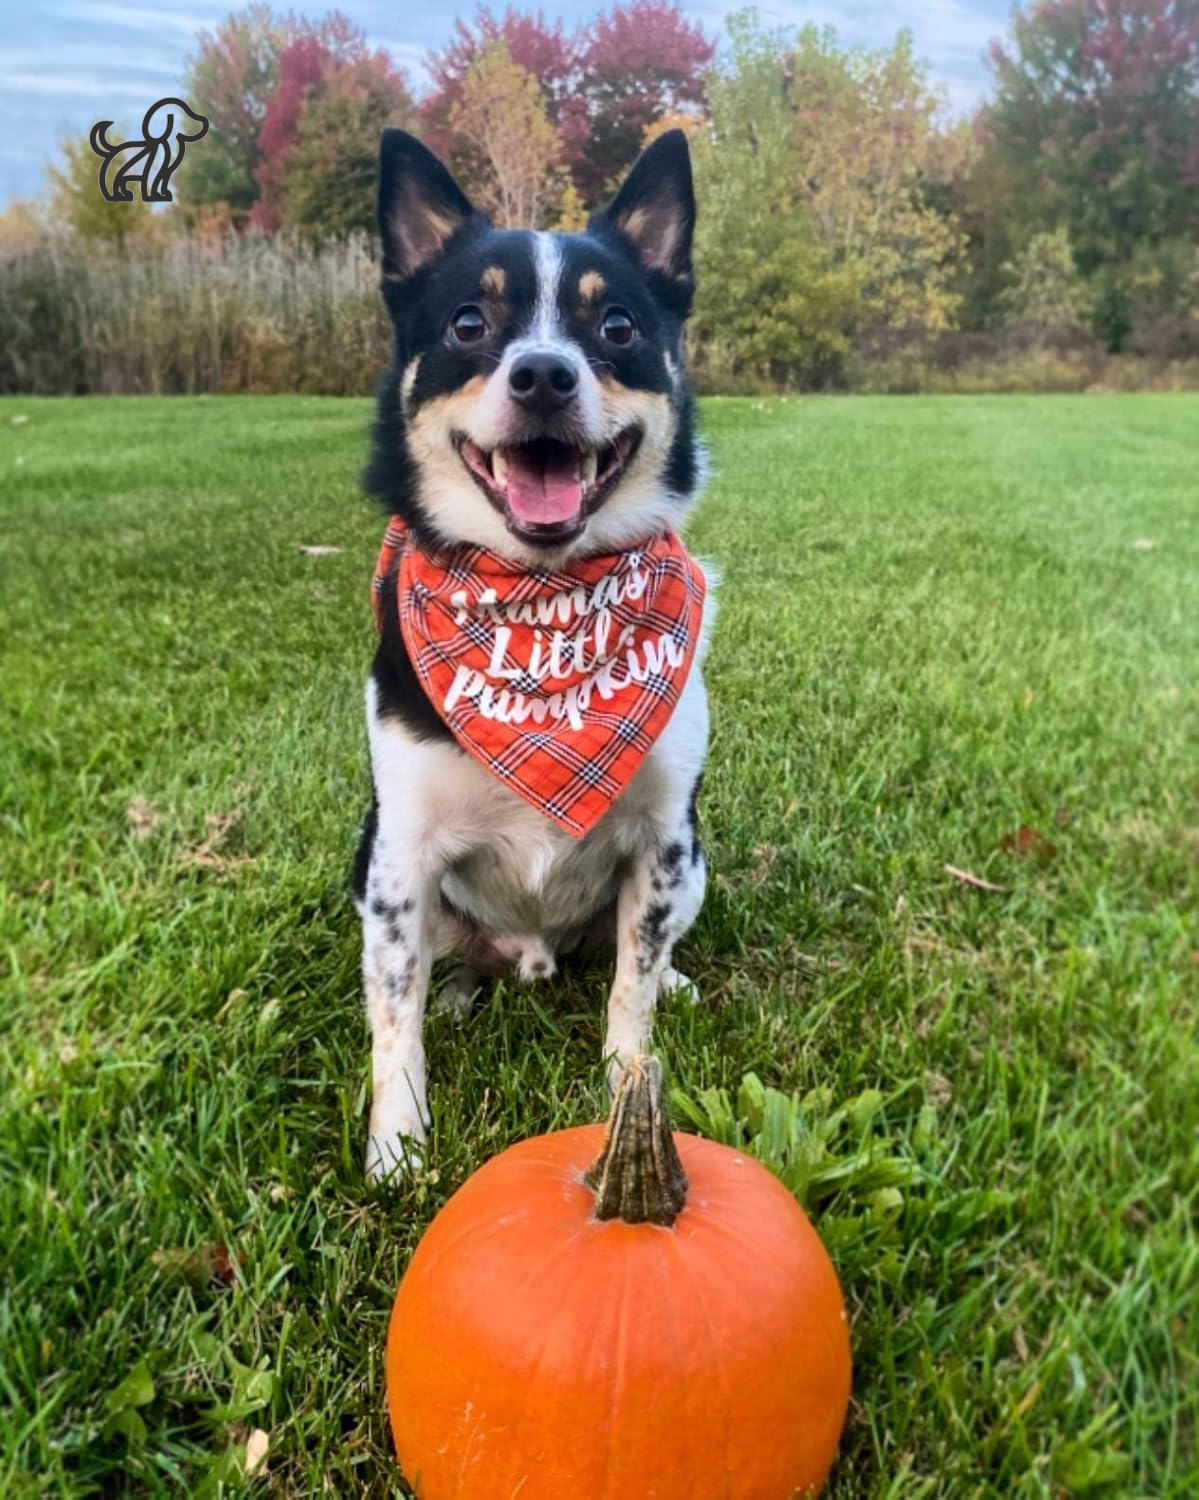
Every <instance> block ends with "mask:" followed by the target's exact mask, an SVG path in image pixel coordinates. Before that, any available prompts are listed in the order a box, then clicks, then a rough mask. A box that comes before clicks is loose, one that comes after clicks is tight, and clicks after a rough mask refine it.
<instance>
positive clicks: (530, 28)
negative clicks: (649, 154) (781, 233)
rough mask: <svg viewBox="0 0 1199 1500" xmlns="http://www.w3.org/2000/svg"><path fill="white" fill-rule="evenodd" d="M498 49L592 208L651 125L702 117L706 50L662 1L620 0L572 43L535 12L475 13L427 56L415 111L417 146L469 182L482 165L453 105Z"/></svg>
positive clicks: (700, 37) (692, 28) (697, 32)
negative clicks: (534, 93)
mask: <svg viewBox="0 0 1199 1500" xmlns="http://www.w3.org/2000/svg"><path fill="white" fill-rule="evenodd" d="M497 42H502V43H503V44H504V45H505V46H506V47H507V48H508V53H509V56H510V58H511V60H512V61H513V62H514V63H516V64H517V65H518V66H519V67H522V68H524V69H526V71H528V72H529V73H531V74H532V75H533V77H534V78H535V79H536V80H537V82H538V84H539V85H540V87H541V91H542V97H543V100H544V104H545V111H546V116H547V118H548V120H549V122H550V124H551V125H552V126H553V127H554V129H555V130H556V131H557V132H558V134H559V137H560V140H561V154H562V160H563V163H564V165H565V166H566V168H567V170H568V171H569V172H570V174H571V176H572V179H573V181H574V184H575V186H576V188H577V189H578V191H579V194H580V196H581V198H582V200H583V202H584V203H585V204H588V205H590V206H592V207H594V206H595V205H596V204H597V203H598V202H599V201H600V200H601V199H602V198H603V197H604V196H606V194H607V192H608V191H609V189H610V188H611V186H612V185H613V182H614V181H615V179H616V178H618V177H620V176H621V175H622V173H623V172H624V171H625V169H626V168H627V167H628V166H629V164H630V163H631V162H632V160H633V158H634V157H635V156H636V154H637V152H638V150H639V149H640V146H641V141H642V138H643V136H644V134H645V131H646V129H647V128H648V127H649V126H650V125H651V124H652V123H653V122H654V121H655V120H657V119H658V118H660V117H661V116H662V115H664V114H668V113H672V112H676V111H678V112H681V113H684V114H694V113H697V112H700V111H701V110H702V104H703V97H704V94H703V84H704V70H705V69H706V68H707V65H708V63H709V62H710V61H711V58H712V55H713V50H714V48H713V44H712V43H711V42H710V41H708V39H707V38H706V37H705V36H704V33H703V31H702V30H701V29H700V28H699V26H697V25H694V24H692V23H691V22H688V21H687V20H685V19H684V17H683V15H682V12H681V11H680V10H679V8H678V7H677V6H676V5H674V4H672V3H670V0H632V3H627V4H623V5H622V4H619V3H618V4H617V5H615V6H614V8H613V9H612V11H611V12H610V13H609V14H607V15H604V16H601V17H600V18H599V20H598V21H596V22H592V23H588V24H587V25H581V26H580V28H579V30H578V31H577V32H576V33H575V34H574V35H573V36H568V35H567V33H566V31H565V29H564V27H563V25H562V23H561V22H557V23H555V24H553V25H551V24H549V23H548V22H547V21H545V19H544V18H543V17H542V16H541V15H540V14H538V15H536V16H533V15H529V14H526V13H523V12H520V11H517V10H515V9H512V8H509V9H508V10H507V11H505V12H504V14H503V16H501V17H497V16H496V15H495V14H494V12H492V11H491V10H489V9H488V8H487V7H486V6H482V7H480V9H479V10H478V11H477V12H476V14H475V18H474V20H473V21H472V22H464V21H459V22H458V23H457V25H456V29H455V33H454V38H453V40H452V41H451V42H450V44H449V45H448V46H447V47H445V48H444V49H442V50H441V51H440V52H435V53H433V54H431V55H430V57H429V72H430V75H431V77H432V80H433V87H432V90H431V91H430V93H429V95H428V97H427V98H426V99H425V100H424V102H423V103H422V105H421V125H422V134H423V136H424V139H425V140H426V142H427V143H428V144H429V145H430V146H431V147H432V148H433V149H434V150H435V151H438V152H440V154H441V155H442V156H444V157H445V158H446V159H447V160H448V161H449V162H451V164H452V165H453V166H454V168H455V170H456V171H457V172H459V173H460V174H461V175H462V177H463V178H470V177H472V176H473V177H475V178H477V177H478V175H479V171H480V168H481V165H482V164H481V162H480V160H479V158H478V155H477V152H475V149H474V148H473V147H472V146H471V144H470V142H469V141H467V140H465V139H464V138H463V137H462V135H461V134H460V133H459V132H458V131H456V130H455V129H454V126H453V123H452V121H453V113H454V108H455V106H456V105H457V104H459V103H460V101H461V96H462V89H463V86H464V82H465V79H466V76H467V73H468V72H469V70H470V68H471V67H472V66H473V65H474V63H475V62H476V61H477V60H478V58H479V57H480V55H481V54H482V53H483V52H484V51H485V50H486V49H487V48H488V47H490V46H492V45H493V44H495V43H497Z"/></svg>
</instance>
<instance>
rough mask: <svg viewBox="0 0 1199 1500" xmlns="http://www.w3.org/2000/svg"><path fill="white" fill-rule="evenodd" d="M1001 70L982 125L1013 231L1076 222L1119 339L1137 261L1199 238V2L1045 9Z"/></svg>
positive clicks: (1071, 1)
mask: <svg viewBox="0 0 1199 1500" xmlns="http://www.w3.org/2000/svg"><path fill="white" fill-rule="evenodd" d="M991 67H992V70H993V72H994V74H995V83H996V88H995V97H994V99H993V100H992V101H991V102H990V104H989V105H988V106H987V107H986V109H985V111H984V116H983V120H982V127H983V129H984V131H985V133H986V137H987V142H988V145H989V149H990V150H991V151H992V152H993V153H994V154H995V156H996V157H997V159H998V161H999V163H1000V164H1001V166H1002V169H1003V171H1004V172H1005V173H1006V175H1007V178H1008V181H1009V183H1010V188H1011V194H1010V201H1009V212H1010V218H1011V223H1010V224H1009V225H1008V226H1007V227H1006V232H1007V233H1008V235H1009V237H1010V238H1011V239H1012V240H1013V241H1014V242H1015V243H1017V244H1023V243H1024V241H1026V240H1027V239H1028V238H1029V236H1030V235H1031V234H1032V233H1034V232H1036V231H1038V230H1050V229H1052V228H1053V227H1055V226H1056V225H1057V224H1059V223H1060V224H1064V225H1065V226H1066V227H1067V229H1068V230H1069V234H1070V239H1071V242H1072V244H1073V246H1074V250H1075V253H1076V255H1077V257H1078V264H1079V267H1080V269H1081V270H1082V272H1083V273H1084V274H1085V275H1090V276H1092V277H1095V278H1097V280H1098V281H1099V282H1101V283H1102V287H1101V288H1100V295H1099V297H1098V305H1099V317H1100V321H1101V323H1102V325H1103V331H1104V332H1105V333H1106V334H1107V336H1108V338H1109V339H1110V340H1111V341H1112V342H1113V343H1114V344H1116V343H1119V341H1120V340H1121V339H1122V338H1123V337H1124V335H1125V333H1126V332H1127V327H1128V320H1129V315H1130V306H1131V293H1130V292H1129V290H1128V288H1127V287H1126V285H1125V277H1124V274H1123V268H1124V266H1125V265H1126V264H1127V263H1128V262H1129V260H1130V259H1131V258H1132V256H1133V254H1134V251H1135V250H1137V249H1138V247H1141V246H1145V245H1150V246H1152V245H1154V244H1157V243H1159V242H1162V241H1164V240H1166V239H1168V238H1170V237H1171V236H1175V235H1177V234H1178V233H1179V232H1180V230H1189V231H1190V233H1191V234H1193V233H1194V232H1195V230H1196V228H1199V0H1039V3H1038V4H1036V5H1035V6H1033V7H1032V8H1030V9H1028V10H1025V11H1018V12H1017V13H1016V15H1015V17H1014V19H1013V21H1012V29H1011V35H1010V38H1009V39H1008V41H1007V42H1005V43H995V44H994V46H993V47H992V51H991Z"/></svg>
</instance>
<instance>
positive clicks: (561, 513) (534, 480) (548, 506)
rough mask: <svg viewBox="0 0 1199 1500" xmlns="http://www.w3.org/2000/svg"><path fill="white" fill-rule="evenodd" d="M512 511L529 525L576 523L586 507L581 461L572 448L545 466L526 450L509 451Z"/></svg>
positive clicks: (565, 450) (557, 455)
mask: <svg viewBox="0 0 1199 1500" xmlns="http://www.w3.org/2000/svg"><path fill="white" fill-rule="evenodd" d="M507 459H508V509H509V510H510V511H511V512H512V514H513V515H514V516H515V517H516V519H517V520H518V521H523V522H524V523H525V524H526V525H528V526H553V525H554V524H555V523H557V522H562V521H573V520H574V518H575V517H576V516H577V515H578V513H579V511H580V510H581V509H582V508H583V481H582V480H581V479H580V478H579V468H578V460H577V459H576V458H575V456H574V454H573V453H571V452H570V451H569V450H568V449H563V450H562V452H561V454H554V455H553V456H551V457H550V458H548V459H547V460H546V462H545V463H544V464H543V463H541V462H539V461H538V457H534V456H533V455H532V454H530V453H528V452H527V451H526V450H523V449H520V448H509V449H508V451H507Z"/></svg>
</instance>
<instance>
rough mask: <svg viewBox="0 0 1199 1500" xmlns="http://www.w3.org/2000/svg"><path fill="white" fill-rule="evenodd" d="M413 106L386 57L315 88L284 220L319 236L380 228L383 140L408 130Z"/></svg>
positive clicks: (291, 161) (292, 164) (287, 184)
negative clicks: (398, 128) (391, 129)
mask: <svg viewBox="0 0 1199 1500" xmlns="http://www.w3.org/2000/svg"><path fill="white" fill-rule="evenodd" d="M411 123H412V100H411V97H410V95H409V93H408V89H407V85H406V84H405V81H404V77H403V74H401V73H399V72H397V70H396V69H395V68H394V67H393V66H392V65H391V62H390V60H389V59H388V57H387V55H386V53H384V52H375V53H372V54H371V55H370V56H369V57H363V58H360V59H358V60H357V61H356V62H351V63H347V64H345V65H344V66H343V67H341V68H338V69H336V70H335V71H333V72H332V73H330V74H328V76H327V77H325V78H323V79H322V80H320V81H319V82H318V83H317V84H315V85H314V86H313V87H311V88H310V89H309V90H308V92H307V94H306V97H305V99H304V104H303V108H302V110H301V112H300V117H299V121H298V126H297V138H296V142H295V146H294V148H293V149H292V150H291V151H290V153H289V155H288V157H287V162H286V169H285V171H284V174H283V178H282V193H281V203H280V211H281V217H282V222H283V223H284V224H285V225H286V226H288V227H289V228H294V229H298V230H299V231H300V232H301V233H303V234H305V235H306V236H309V237H313V238H321V239H323V238H330V237H336V236H341V235H345V234H348V233H350V232H351V231H352V230H355V229H362V230H366V231H368V232H369V231H371V230H373V228H374V217H375V204H374V188H375V179H376V177H377V175H378V170H379V135H380V132H381V131H382V130H383V128H384V127H385V126H387V125H404V126H409V125H411Z"/></svg>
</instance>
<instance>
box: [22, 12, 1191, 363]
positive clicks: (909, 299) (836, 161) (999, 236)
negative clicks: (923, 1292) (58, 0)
mask: <svg viewBox="0 0 1199 1500" xmlns="http://www.w3.org/2000/svg"><path fill="white" fill-rule="evenodd" d="M989 63H990V69H991V78H992V85H991V89H990V92H989V95H988V97H987V98H986V99H985V100H984V101H983V103H982V104H981V105H980V107H979V108H978V110H977V111H976V113H975V115H974V116H973V118H971V119H969V120H958V121H954V120H951V119H950V118H949V117H948V112H947V110H946V107H945V100H944V97H943V95H942V93H941V91H940V90H939V89H938V88H937V87H936V85H935V84H934V82H933V81H932V80H931V78H930V76H929V73H928V70H927V68H926V67H925V65H924V64H923V63H922V62H921V61H920V60H919V59H918V58H917V57H916V55H915V53H914V51H913V46H912V42H911V39H910V37H908V36H907V35H906V34H903V33H901V34H900V35H899V36H898V37H897V38H896V40H895V41H894V42H893V43H892V44H890V45H888V46H885V47H881V48H877V49H865V48H846V47H843V46H841V45H840V44H839V43H838V40H837V38H836V36H835V34H834V33H833V32H832V31H830V30H828V29H817V28H815V27H804V28H802V29H800V30H798V31H795V30H789V31H788V30H777V29H770V28H767V27H764V26H763V25H762V24H761V23H760V22H759V20H758V19H757V17H756V15H755V14H754V12H752V11H745V12H742V13H740V14H738V15H735V16H734V17H733V18H732V19H731V20H730V22H729V24H728V30H727V34H726V35H725V36H724V37H723V38H722V39H721V40H720V44H719V45H718V44H717V39H716V38H714V37H711V36H709V35H707V34H705V32H704V31H703V30H702V29H701V28H700V27H699V26H698V25H697V24H695V23H693V22H691V21H689V20H687V19H686V17H685V16H684V15H683V14H682V12H681V11H680V9H679V8H678V6H677V5H675V4H673V3H671V0H627V3H617V4H615V5H614V6H613V8H612V9H611V10H609V11H608V12H607V13H606V14H604V15H603V16H601V17H600V18H599V20H598V21H597V22H593V23H590V24H588V25H586V26H582V27H579V28H578V29H577V30H574V31H571V30H569V29H568V28H567V27H566V26H565V25H564V24H563V23H562V22H548V21H546V20H545V19H544V18H543V17H542V16H541V15H540V14H532V13H529V12H526V11H522V10H519V9H516V8H510V9H508V10H507V11H505V12H504V13H502V14H498V13H496V12H494V11H492V10H490V9H488V8H487V7H486V6H483V7H481V8H480V9H479V10H478V11H477V12H476V13H475V14H474V16H473V17H472V18H470V19H469V20H459V21H458V22H457V23H456V25H455V30H454V33H453V35H452V37H451V39H450V41H449V42H448V43H447V45H446V46H445V47H443V48H441V49H440V50H439V51H436V52H434V53H433V54H431V56H430V57H429V59H428V75H429V85H428V87H427V88H426V89H425V91H424V92H423V94H421V95H420V96H419V97H417V95H416V93H415V91H414V90H413V88H412V86H411V83H410V81H409V80H408V79H407V78H406V77H405V76H404V73H403V71H402V70H401V69H399V68H397V67H396V66H395V64H394V63H393V61H392V60H391V59H390V58H389V57H388V55H387V54H386V53H385V52H383V51H380V50H377V49H372V48H370V47H369V46H368V44H367V42H366V40H365V38H364V36H363V35H362V33H361V32H360V31H359V30H357V29H356V28H355V27H354V26H352V25H351V24H350V23H349V22H347V21H346V20H345V19H344V18H343V17H341V16H339V15H337V14H336V13H333V14H330V15H328V16H326V17H324V18H323V19H321V20H318V21H310V20H297V19H295V18H293V17H280V16H278V15H276V14H275V13H273V12H272V11H271V10H270V9H268V8H267V7H266V6H265V5H253V6H251V7H250V8H248V9H246V10H242V11H238V12H236V13H234V14H232V15H230V16H229V17H228V18H227V19H226V20H225V21H224V22H223V23H222V24H221V25H220V26H219V27H217V28H216V29H215V31H213V32H211V33H207V34H203V35H202V36H201V37H200V39H199V42H198V46H197V50H196V52H195V55H194V56H193V58H192V59H191V62H190V64H189V67H188V71H187V77H186V80H185V97H187V98H188V99H189V101H190V102H191V104H192V105H193V107H195V108H197V109H199V110H201V111H202V112H203V113H205V114H207V115H208V116H209V117H210V118H211V120H212V122H213V123H212V129H211V132H210V134H209V136H208V138H207V139H206V140H205V142H204V144H203V149H202V150H201V149H197V150H195V151H193V152H191V153H189V154H188V156H187V159H186V160H185V162H184V164H183V166H182V168H181V169H180V171H179V173H178V175H177V177H176V186H177V189H178V191H177V195H176V196H177V197H178V198H179V200H180V205H179V213H178V214H177V215H175V216H173V217H172V216H171V215H152V214H151V213H150V211H149V210H148V209H142V208H141V207H140V206H137V207H135V206H134V205H129V204H119V205H109V204H106V203H104V202H103V201H102V200H100V199H99V196H98V194H97V193H96V192H95V189H94V182H93V181H92V179H93V178H94V158H90V153H88V152H87V151H86V148H85V147H83V146H81V145H75V146H72V147H69V148H68V149H67V150H66V151H65V153H64V158H63V162H62V165H61V166H60V167H59V168H58V170H57V173H56V179H55V196H54V202H55V213H56V216H57V217H58V218H59V219H62V220H65V221H67V222H69V223H70V224H71V225H73V227H74V230H75V232H76V233H77V234H78V235H79V236H82V237H83V238H85V239H87V240H88V241H90V242H95V241H101V242H102V241H103V240H104V239H105V238H106V237H108V238H110V239H116V238H119V239H120V240H122V241H123V242H124V243H125V245H126V247H127V245H128V242H129V240H130V239H131V238H132V239H136V240H137V241H138V243H139V244H142V245H145V246H146V247H152V246H153V245H154V243H155V242H158V243H159V244H161V242H162V241H163V240H164V239H165V238H169V237H170V236H171V235H172V234H177V233H179V232H180V231H181V230H183V229H184V228H185V229H186V231H187V233H188V235H189V236H190V237H191V238H193V239H195V238H199V239H209V240H213V239H219V238H220V237H221V236H229V235H234V236H238V237H245V236H254V235H263V236H273V237H280V242H281V243H283V242H285V241H286V242H291V241H293V240H294V241H295V242H296V243H297V244H302V245H304V246H305V247H306V251H307V253H315V252H317V251H319V248H320V247H321V246H322V245H324V244H328V243H330V242H335V243H345V242H346V241H347V240H348V239H349V238H350V237H352V236H354V235H356V234H370V233H371V232H372V228H373V226H372V223H371V217H372V213H373V189H374V177H375V171H376V152H377V141H378V135H379V131H380V130H381V129H382V128H383V126H384V125H388V124H398V125H403V126H405V127H407V128H409V129H412V130H414V131H416V132H417V133H418V134H419V135H421V136H422V138H423V139H425V140H426V141H427V142H428V143H429V144H430V145H431V146H432V147H433V148H434V149H435V150H437V151H438V152H439V153H440V154H441V155H442V156H443V157H444V158H445V159H446V160H447V162H448V163H449V164H450V165H451V167H452V169H453V170H454V172H455V174H456V175H457V176H458V177H459V179H460V180H461V181H462V182H463V184H464V186H465V187H466V188H467V189H468V191H470V192H471V193H472V195H473V196H474V197H475V198H476V200H477V201H478V202H479V203H480V204H481V205H482V206H483V207H485V208H486V209H487V210H488V211H489V212H490V213H491V214H492V215H493V217H494V218H495V219H496V221H497V222H498V223H500V224H504V225H513V224H515V225H525V224H532V225H535V226H538V227H552V228H561V229H575V228H579V227H581V226H582V225H583V224H584V223H585V222H586V217H587V214H588V212H589V211H590V210H591V209H593V208H594V207H595V206H596V205H597V204H599V203H600V202H602V201H603V199H604V198H605V197H606V196H607V195H608V194H609V193H610V192H611V191H612V189H613V186H614V184H615V183H616V182H617V181H618V180H619V178H620V176H621V174H622V173H623V172H624V171H625V170H626V169H627V167H628V165H629V163H630V162H631V161H632V159H633V158H634V157H635V155H636V154H637V152H638V151H639V150H640V149H641V147H642V146H643V145H644V144H645V143H646V142H647V141H648V140H649V139H651V138H652V137H653V136H654V135H655V134H656V133H658V132H660V131H662V130H664V129H667V128H671V127H675V126H681V127H682V128H683V129H685V130H686V131H687V132H688V133H689V135H690V136H691V139H692V143H693V148H694V157H695V165H696V185H697V194H698V197H699V206H700V220H699V231H698V240H697V246H696V258H697V268H698V272H699V287H700V290H699V297H698V301H697V307H696V316H695V320H694V329H693V335H692V337H693V342H694V349H693V352H694V354H695V357H696V360H697V363H698V367H699V369H700V371H701V374H702V373H703V372H704V371H707V372H708V373H709V375H710V376H711V377H712V379H711V381H710V383H714V384H720V382H721V380H723V381H724V382H725V383H726V384H728V385H736V384H738V383H741V384H744V383H746V382H750V383H753V382H760V383H763V384H772V385H778V384H783V385H795V386H808V387H813V386H814V387H821V386H828V385H838V384H842V385H843V384H846V383H847V382H851V383H858V384H861V383H862V375H861V371H862V369H863V368H864V366H871V367H873V368H876V369H878V370H887V371H891V372H892V375H889V376H885V377H880V378H879V380H878V381H876V383H880V384H881V386H882V388H889V387H888V385H887V381H888V380H892V382H893V384H895V385H896V386H897V388H903V379H904V376H903V371H904V370H905V369H909V370H910V369H911V368H912V367H913V366H914V365H923V366H927V365H928V364H929V363H930V362H931V363H932V364H933V365H942V366H944V367H946V368H947V369H952V367H953V366H954V363H955V361H956V362H957V363H959V364H960V363H961V362H962V361H969V360H970V359H974V360H975V361H979V360H982V361H986V360H994V359H996V358H1010V357H1013V356H1014V355H1020V356H1021V357H1024V356H1030V357H1033V356H1035V357H1036V358H1038V359H1041V360H1042V361H1045V360H1049V361H1050V362H1051V363H1052V361H1054V360H1056V361H1058V362H1059V363H1060V362H1061V361H1063V360H1064V361H1069V360H1075V361H1076V362H1077V360H1079V359H1083V360H1084V361H1086V360H1090V361H1091V362H1092V363H1093V362H1094V361H1096V360H1098V359H1100V358H1101V357H1102V356H1103V355H1104V354H1105V353H1115V354H1125V355H1128V354H1135V355H1141V356H1151V357H1153V358H1155V359H1157V360H1158V361H1162V360H1173V361H1183V360H1188V359H1189V360H1195V359H1199V0H1037V3H1035V4H1032V5H1030V6H1029V7H1028V8H1026V9H1024V10H1017V11H1016V12H1015V14H1014V16H1013V19H1012V22H1011V25H1010V28H1009V30H1008V34H1007V35H1006V37H1005V38H1003V39H1002V40H1000V41H997V42H996V43H995V44H994V45H993V47H992V49H991V53H990V57H989ZM130 210H132V212H130ZM20 213H21V211H20V210H18V211H15V212H10V214H9V215H8V216H7V217H8V223H7V226H6V225H4V224H0V245H2V244H3V242H4V240H5V238H7V239H8V240H9V241H10V242H11V241H12V240H13V239H14V236H15V237H16V238H19V237H20V226H21V225H22V224H25V225H27V224H28V223H29V222H30V221H31V220H32V219H34V218H36V215H35V214H31V213H30V212H29V211H28V210H25V211H24V218H23V219H22V218H20ZM147 253H151V252H150V249H147ZM896 371H898V372H899V374H898V375H895V374H894V372H896ZM855 372H857V373H856V375H855ZM866 383H869V381H867V382H866Z"/></svg>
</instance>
